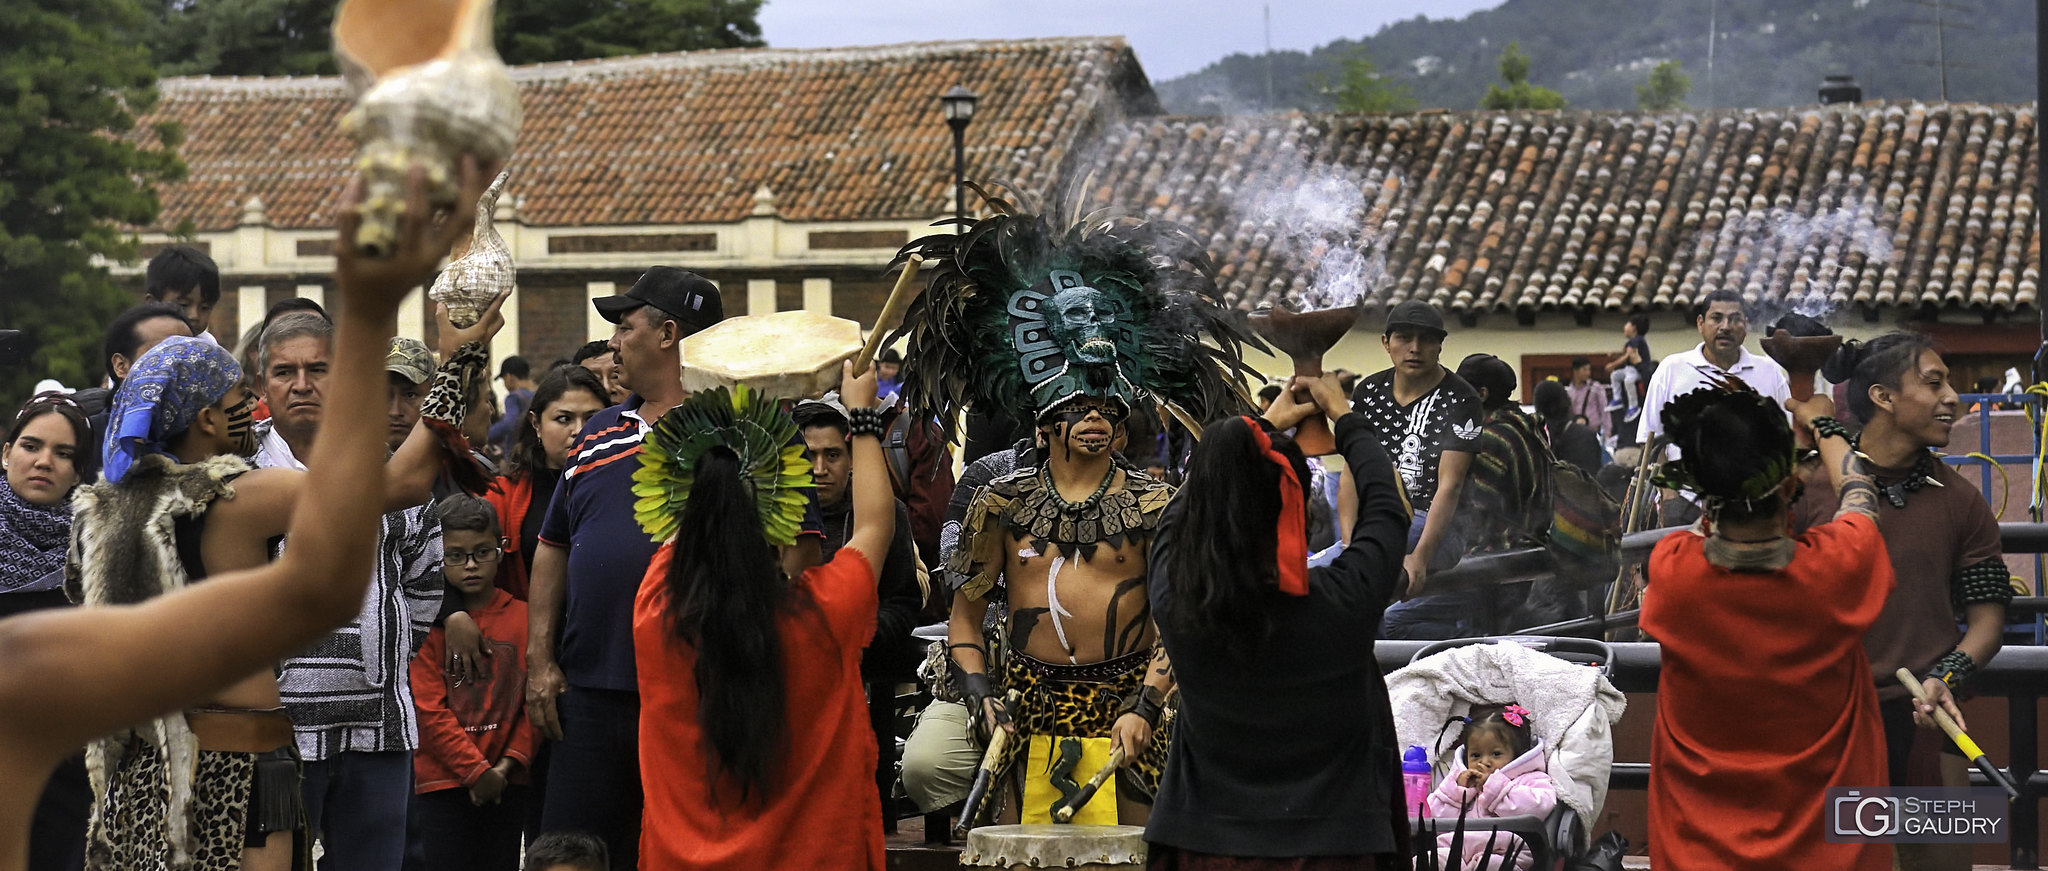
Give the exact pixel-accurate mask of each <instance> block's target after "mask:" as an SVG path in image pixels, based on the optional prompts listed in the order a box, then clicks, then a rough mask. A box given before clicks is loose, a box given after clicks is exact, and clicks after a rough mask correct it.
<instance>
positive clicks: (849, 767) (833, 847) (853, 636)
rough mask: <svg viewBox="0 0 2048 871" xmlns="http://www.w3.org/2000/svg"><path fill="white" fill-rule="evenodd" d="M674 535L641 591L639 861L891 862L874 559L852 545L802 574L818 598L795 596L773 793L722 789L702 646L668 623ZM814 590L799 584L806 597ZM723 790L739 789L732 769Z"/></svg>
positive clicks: (772, 865) (732, 865)
mask: <svg viewBox="0 0 2048 871" xmlns="http://www.w3.org/2000/svg"><path fill="white" fill-rule="evenodd" d="M674 554H675V545H674V544H673V543H670V544H666V545H663V546H662V548H661V550H659V551H657V552H656V553H655V556H654V560H653V562H652V564H650V565H649V566H648V567H647V574H646V575H645V577H644V579H643V580H642V582H641V584H640V592H639V595H638V596H636V597H635V598H634V602H633V658H634V660H635V661H636V662H637V663H638V665H639V668H640V783H641V788H642V789H643V790H645V792H646V796H647V803H646V810H645V811H644V812H643V813H642V815H641V821H640V867H641V868H646V869H660V871H680V869H713V868H716V869H730V871H777V869H788V871H799V869H804V871H808V869H813V868H832V869H843V871H861V869H868V871H882V868H883V867H884V862H883V853H882V801H881V796H879V795H878V794H876V792H875V774H874V772H875V753H876V749H875V732H874V729H873V727H871V726H869V725H868V705H867V696H866V694H865V692H864V690H863V688H862V685H861V680H860V654H861V650H862V649H863V648H865V647H867V644H868V640H869V639H871V638H873V637H874V635H875V613H876V611H877V609H878V608H879V607H880V604H879V600H878V599H877V598H876V594H875V572H874V569H872V568H870V567H869V564H868V561H867V558H866V557H865V556H862V555H861V552H860V551H858V550H854V549H853V548H850V547H842V548H840V549H839V553H837V554H836V555H834V556H833V558H832V561H831V562H829V563H826V564H825V565H823V566H819V567H818V568H814V569H811V570H810V571H807V572H805V573H804V576H803V578H802V579H801V580H800V581H799V582H798V583H799V585H800V586H801V587H804V588H807V590H808V602H803V603H801V604H795V605H792V606H790V607H787V608H784V609H783V612H782V613H781V615H779V617H778V619H777V620H776V628H777V630H778V631H779V632H781V633H782V670H783V691H784V692H785V693H786V695H787V698H788V707H787V711H788V719H789V741H788V745H787V747H788V749H787V751H786V753H785V754H784V756H783V758H782V760H781V763H780V766H779V769H778V771H779V776H777V777H775V778H773V781H772V783H771V785H770V786H769V789H768V797H767V798H766V799H756V800H754V801H752V802H750V803H749V804H747V805H745V806H737V805H736V804H733V803H729V802H730V800H726V803H721V804H717V805H714V804H713V803H712V801H711V783H710V781H709V779H708V772H709V766H708V764H707V763H708V760H707V759H706V758H705V744H704V740H703V739H704V732H703V730H702V729H700V728H698V725H697V706H698V696H697V679H696V675H695V673H694V672H695V667H696V663H697V652H696V650H695V649H694V648H692V647H690V646H689V645H687V644H684V643H682V642H681V641H678V640H676V638H675V636H673V635H671V634H670V632H669V625H668V617H667V614H666V608H665V605H666V602H665V599H666V596H665V595H664V592H665V589H666V588H665V587H664V586H663V585H664V583H665V582H666V580H667V577H668V570H669V563H670V562H671V561H672V560H673V558H674ZM803 598H804V597H803V596H802V595H801V594H800V595H799V597H798V601H800V602H802V599H803ZM718 793H719V796H720V797H721V799H725V797H727V796H737V795H738V794H739V786H738V785H737V784H735V783H733V782H732V780H731V779H730V778H721V779H720V782H719V784H718Z"/></svg>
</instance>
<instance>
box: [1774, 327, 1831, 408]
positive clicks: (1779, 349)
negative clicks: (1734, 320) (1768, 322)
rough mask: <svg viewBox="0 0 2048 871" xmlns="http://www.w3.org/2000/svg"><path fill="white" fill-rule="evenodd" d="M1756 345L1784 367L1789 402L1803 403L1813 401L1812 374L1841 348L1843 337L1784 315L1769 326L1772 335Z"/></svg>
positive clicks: (1825, 328) (1824, 328)
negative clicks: (1790, 391)
mask: <svg viewBox="0 0 2048 871" xmlns="http://www.w3.org/2000/svg"><path fill="white" fill-rule="evenodd" d="M1757 344H1760V345H1762V346H1763V348H1764V353H1766V354H1769V355H1770V356H1771V359H1773V360H1776V361H1778V365H1780V366H1783V367H1785V375H1786V380H1787V381H1789V382H1790V385H1791V389H1792V398H1793V399H1797V400H1801V401H1804V400H1808V399H1812V398H1813V374H1814V373H1815V372H1816V371H1819V369H1820V367H1821V364H1823V363H1826V362H1827V360H1828V358H1829V357H1832V356H1834V354H1835V349H1837V348H1840V347H1842V337H1841V336H1837V335H1835V334H1834V332H1833V331H1831V330H1829V329H1828V328H1827V325H1826V324H1823V323H1821V322H1820V321H1817V320H1814V319H1813V318H1810V317H1806V316H1805V315H1786V316H1784V317H1782V318H1779V319H1778V322H1777V323H1776V324H1773V325H1772V327H1771V334H1770V335H1769V336H1766V337H1764V338H1763V339H1762V340H1761V341H1759V342H1758V343H1757Z"/></svg>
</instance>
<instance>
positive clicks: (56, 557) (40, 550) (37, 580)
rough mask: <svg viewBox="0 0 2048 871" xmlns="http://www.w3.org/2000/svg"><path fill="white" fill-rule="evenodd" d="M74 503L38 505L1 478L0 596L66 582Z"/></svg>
mask: <svg viewBox="0 0 2048 871" xmlns="http://www.w3.org/2000/svg"><path fill="white" fill-rule="evenodd" d="M70 544H71V503H70V502H69V501H68V500H67V501H65V502H63V503H60V504H57V505H37V504H35V503H33V502H30V501H28V500H26V499H23V498H21V496H20V495H18V494H16V493H15V492H14V488H13V487H10V486H8V484H7V479H6V478H5V477H0V593H33V592H36V591H38V590H54V589H56V588H57V587H58V585H59V584H60V583H62V582H63V580H64V575H63V573H62V572H61V571H60V569H63V568H64V552H65V549H66V548H67V547H69V546H70Z"/></svg>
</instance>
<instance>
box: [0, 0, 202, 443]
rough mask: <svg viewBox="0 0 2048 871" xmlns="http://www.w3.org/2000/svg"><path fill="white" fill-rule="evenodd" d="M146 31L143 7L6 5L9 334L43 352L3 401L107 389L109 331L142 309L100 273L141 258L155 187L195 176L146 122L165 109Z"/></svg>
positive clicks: (3, 99) (3, 183)
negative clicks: (43, 390)
mask: <svg viewBox="0 0 2048 871" xmlns="http://www.w3.org/2000/svg"><path fill="white" fill-rule="evenodd" d="M148 27H149V19H148V16H147V15H146V14H145V13H144V12H143V11H142V8H141V7H140V6H139V5H138V4H136V3H135V2H134V0H0V45H7V46H13V47H15V48H14V49H13V50H9V51H5V52H0V326H4V327H6V328H9V329H17V330H22V331H24V332H25V333H27V334H28V336H29V338H30V339H31V340H32V341H33V342H34V343H35V344H36V346H37V350H36V351H35V354H34V356H33V357H32V358H31V359H30V362H29V363H28V364H26V365H23V366H17V367H12V368H9V369H5V370H0V402H6V403H15V402H19V401H21V400H22V399H25V398H26V396H27V392H28V390H29V388H30V387H31V386H32V385H33V384H34V383H35V382H36V381H37V380H38V379H41V378H46V377H47V378H55V379H57V380H59V381H62V382H64V383H66V384H70V385H84V384H90V383H92V382H93V381H95V380H97V379H98V378H99V376H100V374H101V371H100V370H101V365H100V362H99V360H98V356H99V343H100V336H101V333H102V331H103V330H104V329H105V324H106V322H107V321H108V320H111V319H112V318H113V316H114V315H115V314H117V313H118V312H119V311H120V310H121V309H123V308H125V307H127V306H128V305H129V304H130V303H132V302H134V301H135V300H134V297H133V295H132V294H130V293H128V292H126V291H123V290H122V289H121V288H120V287H119V286H117V285H116V284H115V283H114V281H113V279H112V278H111V277H109V276H108V274H107V271H106V269H105V268H104V267H103V266H101V265H100V263H102V262H107V261H113V262H121V261H128V260H132V259H133V258H134V257H135V240H134V237H133V235H132V233H131V228H134V227H140V226H146V225H148V224H149V223H150V222H152V221H154V220H156V216H157V211H158V201H157V195H156V185H157V183H159V182H163V181H174V180H177V179H180V178H183V177H184V174H185V168H184V164H183V163H181V162H180V161H179V160H178V158H177V156H176V155H175V154H174V153H173V149H174V148H175V147H176V146H177V144H178V131H177V128H176V127H175V126H172V125H168V124H163V125H157V126H156V127H154V128H151V129H148V130H139V129H137V127H136V123H135V118H136V115H137V114H139V113H144V112H147V111H149V109H150V107H151V106H152V105H154V104H155V102H156V92H155V86H156V78H157V77H156V71H155V70H154V69H152V68H151V67H150V63H149V52H148V49H147V48H146V47H145V46H144V44H143V35H144V33H145V31H146V30H147V29H148ZM24 47H25V48H24ZM96 258H101V259H99V260H96Z"/></svg>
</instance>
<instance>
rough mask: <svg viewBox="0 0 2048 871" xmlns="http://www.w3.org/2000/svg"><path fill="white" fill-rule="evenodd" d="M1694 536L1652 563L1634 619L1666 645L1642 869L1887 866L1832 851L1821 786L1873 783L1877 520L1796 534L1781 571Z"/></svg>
mask: <svg viewBox="0 0 2048 871" xmlns="http://www.w3.org/2000/svg"><path fill="white" fill-rule="evenodd" d="M1703 543H1704V539H1702V538H1700V537H1699V536H1697V535H1694V534H1692V533H1690V532H1680V533H1675V534H1672V535H1670V536H1667V537H1666V538H1665V539H1664V540H1663V541H1661V542H1658V543H1657V548H1656V550H1655V551H1654V552H1653V553H1652V554H1651V556H1650V585H1649V587H1648V589H1647V591H1646V592H1645V593H1644V595H1643V612H1642V619H1641V626H1642V628H1643V629H1644V630H1645V631H1647V632H1649V633H1650V634H1651V635H1652V636H1654V637H1655V638H1656V639H1657V641H1658V642H1659V643H1661V644H1662V654H1663V667H1662V676H1661V678H1660V679H1659V680H1658V685H1657V723H1656V728H1655V731H1654V733H1653V734H1652V737H1651V744H1650V863H1651V864H1652V865H1654V866H1656V867H1657V868H1659V869H1665V871H1693V869H1722V868H1726V869H1755V868H1797V869H1800V871H1816V869H1835V868H1853V869H1868V871H1886V869H1889V868H1890V867H1891V848H1890V847H1889V846H1888V845H1884V844H1873V843H1863V844H1830V843H1827V841H1826V838H1825V831H1826V830H1825V828H1824V825H1825V819H1826V815H1825V813H1824V810H1825V809H1824V807H1823V805H1824V803H1825V802H1824V798H1825V793H1826V790H1827V788H1828V787H1831V786H1843V787H1879V786H1884V785H1886V784H1887V783H1889V775H1888V773H1887V771H1886V769H1885V744H1884V726H1883V724H1882V722H1881V721H1880V720H1879V718H1878V713H1877V690H1876V687H1875V686H1873V685H1872V683H1871V681H1870V663H1869V660H1867V659H1866V658H1865V657H1864V654H1863V634H1864V632H1865V630H1867V629H1869V628H1870V625H1871V624H1872V623H1874V622H1876V620H1877V616H1878V614H1879V612H1881V611H1882V610H1883V609H1884V603H1885V599H1886V598H1887V597H1888V596H1890V594H1891V590H1892V568H1891V560H1890V558H1889V557H1888V556H1887V555H1886V552H1885V547H1884V539H1883V538H1882V537H1881V536H1880V535H1879V534H1878V531H1877V522H1876V521H1874V520H1872V519H1870V518H1868V517H1864V516H1862V515H1860V514H1851V515H1847V516H1845V517H1843V518H1841V519H1839V520H1835V521H1833V522H1830V523H1825V524H1822V525H1820V526H1816V527H1814V528H1812V529H1810V530H1808V531H1807V532H1806V534H1804V535H1802V536H1800V537H1799V539H1798V550H1797V551H1796V553H1795V554H1794V556H1793V557H1792V562H1791V564H1790V565H1788V566H1786V567H1785V568H1784V569H1781V570H1779V571H1775V572H1732V571H1728V570H1726V569H1722V568H1718V567H1715V566H1712V565H1709V564H1708V563H1707V559H1706V556H1705V555H1704V553H1703V550H1702V548H1703Z"/></svg>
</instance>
